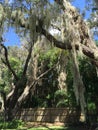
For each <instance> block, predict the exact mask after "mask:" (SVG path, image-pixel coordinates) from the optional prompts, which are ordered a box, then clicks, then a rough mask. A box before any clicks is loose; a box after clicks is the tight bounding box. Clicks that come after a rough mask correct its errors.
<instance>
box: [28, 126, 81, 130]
mask: <svg viewBox="0 0 98 130" xmlns="http://www.w3.org/2000/svg"><path fill="white" fill-rule="evenodd" d="M28 130H79V129H76V128H72V127H60V126H52V127H36V128H30V129H28Z"/></svg>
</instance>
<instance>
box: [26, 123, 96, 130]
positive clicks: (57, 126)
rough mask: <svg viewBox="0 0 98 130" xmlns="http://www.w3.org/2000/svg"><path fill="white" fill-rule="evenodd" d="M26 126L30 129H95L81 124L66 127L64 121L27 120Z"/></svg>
mask: <svg viewBox="0 0 98 130" xmlns="http://www.w3.org/2000/svg"><path fill="white" fill-rule="evenodd" d="M25 126H26V127H27V128H28V129H30V128H32V129H30V130H33V129H34V130H37V129H40V130H41V129H46V130H95V128H91V127H87V126H84V125H81V126H69V127H65V124H64V123H38V122H27V123H25Z"/></svg>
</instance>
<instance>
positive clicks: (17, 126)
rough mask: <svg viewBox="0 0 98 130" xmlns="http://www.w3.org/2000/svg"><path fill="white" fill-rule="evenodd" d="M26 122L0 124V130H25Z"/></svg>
mask: <svg viewBox="0 0 98 130" xmlns="http://www.w3.org/2000/svg"><path fill="white" fill-rule="evenodd" d="M23 125H24V122H23V121H21V120H13V121H11V122H4V121H1V122H0V129H23Z"/></svg>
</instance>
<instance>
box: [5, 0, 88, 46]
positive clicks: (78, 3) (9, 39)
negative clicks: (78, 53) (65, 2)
mask: <svg viewBox="0 0 98 130" xmlns="http://www.w3.org/2000/svg"><path fill="white" fill-rule="evenodd" d="M11 1H12V0H10V2H11ZM50 1H51V2H53V0H50ZM73 5H74V6H75V7H78V8H79V9H80V11H83V10H84V7H85V0H75V2H74V3H73ZM89 14H90V12H87V13H86V17H85V18H88V17H89ZM4 39H5V43H4V44H5V45H6V46H12V45H18V46H19V45H20V42H21V41H20V39H19V36H18V35H17V34H16V33H15V30H14V28H9V31H8V32H6V33H5V34H4Z"/></svg>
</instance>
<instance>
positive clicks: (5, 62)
mask: <svg viewBox="0 0 98 130" xmlns="http://www.w3.org/2000/svg"><path fill="white" fill-rule="evenodd" d="M0 46H1V47H2V48H3V49H4V56H5V60H3V59H1V60H2V62H3V63H4V64H5V65H6V66H7V67H8V69H9V70H10V71H11V73H12V74H13V76H14V78H15V79H16V80H18V77H17V75H16V73H15V71H14V70H13V69H12V67H11V65H10V62H9V59H8V51H7V48H6V47H5V46H4V45H3V44H2V43H0Z"/></svg>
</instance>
